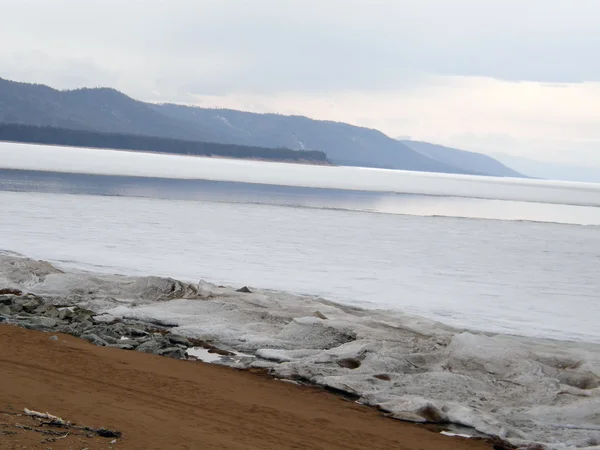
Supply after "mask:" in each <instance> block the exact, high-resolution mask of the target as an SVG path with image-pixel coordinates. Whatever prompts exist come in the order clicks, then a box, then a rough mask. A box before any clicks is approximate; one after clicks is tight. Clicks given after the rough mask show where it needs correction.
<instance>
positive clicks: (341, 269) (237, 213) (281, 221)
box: [0, 191, 600, 342]
mask: <svg viewBox="0 0 600 450" xmlns="http://www.w3.org/2000/svg"><path fill="white" fill-rule="evenodd" d="M0 208H1V210H2V215H1V216H0V248H1V249H5V250H10V251H15V252H19V253H22V254H25V255H27V256H31V257H34V258H39V259H45V260H50V261H55V262H59V263H61V264H63V265H65V266H71V267H78V268H84V269H90V270H92V269H93V270H97V271H102V272H109V273H116V272H118V273H125V274H144V275H164V276H171V277H175V278H180V279H184V280H189V281H197V280H199V279H201V278H203V279H206V280H209V281H213V282H218V283H224V284H233V285H246V284H249V285H254V286H258V287H263V288H270V289H280V290H285V291H291V292H298V293H307V294H316V295H322V296H325V297H327V298H329V299H331V300H336V301H339V302H343V303H348V304H353V305H361V306H364V307H367V308H379V309H395V310H401V311H404V312H408V313H412V314H418V315H422V316H425V317H428V318H432V319H435V320H438V321H441V322H444V323H447V324H449V325H453V326H457V327H466V328H470V329H475V330H484V331H493V332H503V333H513V334H521V335H528V336H544V337H550V338H557V339H581V340H588V341H594V342H600V330H599V329H598V326H597V318H598V317H600V302H599V301H598V300H600V278H599V277H598V273H600V229H599V228H598V227H596V226H578V225H564V224H554V223H532V222H517V221H498V220H481V219H463V218H452V217H419V216H408V215H396V214H379V213H371V212H364V211H345V210H330V209H315V208H301V207H286V206H279V205H267V204H243V203H224V202H208V201H189V200H166V199H156V198H131V197H106V196H97V195H64V194H48V193H37V192H8V191H4V192H0Z"/></svg>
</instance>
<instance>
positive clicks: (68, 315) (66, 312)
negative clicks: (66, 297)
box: [58, 308, 74, 320]
mask: <svg viewBox="0 0 600 450" xmlns="http://www.w3.org/2000/svg"><path fill="white" fill-rule="evenodd" d="M73 317H74V314H73V311H71V310H70V309H68V308H65V309H61V310H59V311H58V318H59V319H60V320H71V319H73Z"/></svg>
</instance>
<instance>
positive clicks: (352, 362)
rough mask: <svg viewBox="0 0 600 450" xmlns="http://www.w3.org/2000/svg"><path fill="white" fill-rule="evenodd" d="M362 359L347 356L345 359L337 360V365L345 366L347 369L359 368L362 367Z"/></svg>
mask: <svg viewBox="0 0 600 450" xmlns="http://www.w3.org/2000/svg"><path fill="white" fill-rule="evenodd" d="M360 364H361V363H360V361H359V360H358V359H355V358H345V359H340V360H339V361H338V362H337V365H338V366H340V367H345V368H346V369H352V370H354V369H358V368H359V367H360Z"/></svg>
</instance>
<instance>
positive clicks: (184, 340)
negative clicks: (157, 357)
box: [166, 334, 191, 347]
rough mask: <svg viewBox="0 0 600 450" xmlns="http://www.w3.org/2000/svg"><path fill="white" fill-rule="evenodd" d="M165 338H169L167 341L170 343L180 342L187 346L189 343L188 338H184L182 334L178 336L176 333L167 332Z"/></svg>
mask: <svg viewBox="0 0 600 450" xmlns="http://www.w3.org/2000/svg"><path fill="white" fill-rule="evenodd" d="M166 338H167V339H169V341H170V342H171V343H172V344H180V345H184V346H186V347H189V346H190V345H191V344H190V341H189V340H188V338H186V337H184V336H180V335H178V334H167V336H166Z"/></svg>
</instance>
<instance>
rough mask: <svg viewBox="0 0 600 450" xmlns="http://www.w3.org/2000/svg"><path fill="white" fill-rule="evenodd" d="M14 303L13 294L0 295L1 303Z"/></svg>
mask: <svg viewBox="0 0 600 450" xmlns="http://www.w3.org/2000/svg"><path fill="white" fill-rule="evenodd" d="M13 303H14V302H13V296H12V295H0V305H12V304H13Z"/></svg>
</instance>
